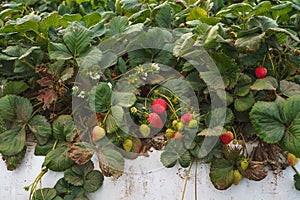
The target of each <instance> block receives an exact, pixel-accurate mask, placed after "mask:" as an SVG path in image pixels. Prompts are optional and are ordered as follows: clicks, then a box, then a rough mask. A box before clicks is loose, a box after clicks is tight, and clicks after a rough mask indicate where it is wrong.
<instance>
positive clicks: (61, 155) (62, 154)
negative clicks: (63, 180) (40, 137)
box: [43, 146, 74, 172]
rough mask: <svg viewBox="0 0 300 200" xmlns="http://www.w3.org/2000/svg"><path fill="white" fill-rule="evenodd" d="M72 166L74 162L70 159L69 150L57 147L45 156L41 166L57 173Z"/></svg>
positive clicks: (64, 147)
mask: <svg viewBox="0 0 300 200" xmlns="http://www.w3.org/2000/svg"><path fill="white" fill-rule="evenodd" d="M73 164H74V161H73V160H72V159H71V158H70V153H69V148H68V147H66V146H59V147H57V148H56V149H54V150H52V151H50V152H49V153H48V154H47V155H46V157H45V160H44V163H43V166H46V167H48V168H49V169H50V170H52V171H57V172H59V171H64V170H66V169H68V168H70V167H71V166H72V165H73Z"/></svg>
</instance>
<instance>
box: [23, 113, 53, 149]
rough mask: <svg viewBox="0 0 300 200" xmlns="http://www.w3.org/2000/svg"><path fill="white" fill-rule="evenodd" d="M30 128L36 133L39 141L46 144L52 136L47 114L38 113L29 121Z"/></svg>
mask: <svg viewBox="0 0 300 200" xmlns="http://www.w3.org/2000/svg"><path fill="white" fill-rule="evenodd" d="M28 126H29V129H30V130H31V132H32V133H33V134H34V136H35V137H36V139H37V140H38V143H39V144H40V145H44V144H46V143H47V141H48V139H49V137H50V136H51V125H50V124H49V122H48V121H47V119H46V117H45V116H42V115H36V116H34V117H33V118H32V119H31V120H30V122H29V125H28Z"/></svg>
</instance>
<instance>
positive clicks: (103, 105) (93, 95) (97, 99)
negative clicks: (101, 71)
mask: <svg viewBox="0 0 300 200" xmlns="http://www.w3.org/2000/svg"><path fill="white" fill-rule="evenodd" d="M111 98H112V90H111V88H110V87H109V85H108V84H107V83H104V82H102V83H100V84H99V85H97V86H94V87H93V88H92V90H91V92H90V96H89V103H90V107H91V108H92V110H93V111H95V112H100V113H103V112H105V111H107V110H108V109H109V108H110V105H111Z"/></svg>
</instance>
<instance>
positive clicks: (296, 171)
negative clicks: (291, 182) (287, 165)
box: [291, 166, 300, 176]
mask: <svg viewBox="0 0 300 200" xmlns="http://www.w3.org/2000/svg"><path fill="white" fill-rule="evenodd" d="M291 167H292V168H293V170H294V171H295V173H296V174H297V175H298V176H300V173H299V171H298V170H297V169H296V167H295V166H291Z"/></svg>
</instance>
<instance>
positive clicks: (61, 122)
mask: <svg viewBox="0 0 300 200" xmlns="http://www.w3.org/2000/svg"><path fill="white" fill-rule="evenodd" d="M76 134H77V133H76V130H75V123H74V121H73V118H72V117H71V116H70V115H60V116H59V117H58V118H57V119H56V120H55V121H54V122H53V136H54V138H56V139H58V140H63V141H67V142H71V141H72V140H73V139H74V138H75V136H76Z"/></svg>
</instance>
